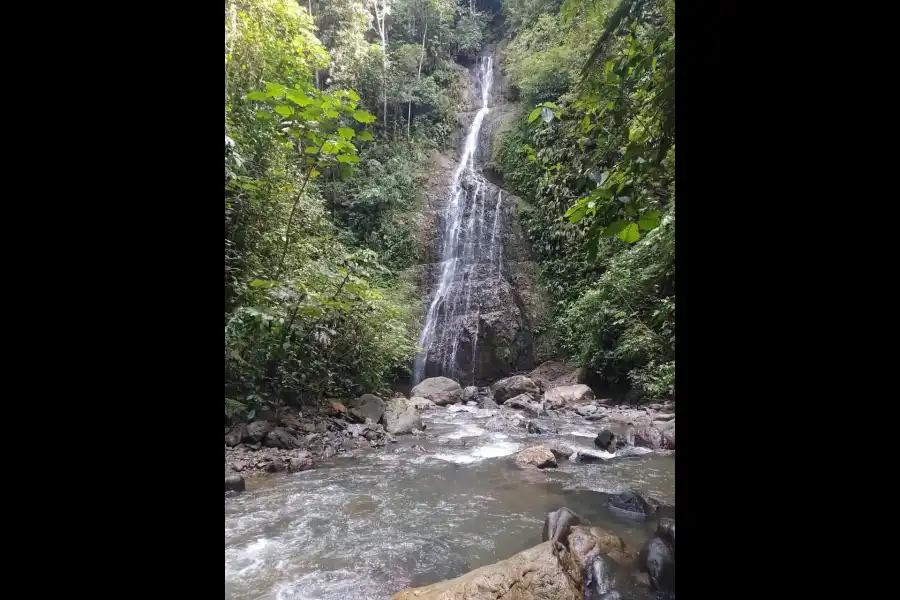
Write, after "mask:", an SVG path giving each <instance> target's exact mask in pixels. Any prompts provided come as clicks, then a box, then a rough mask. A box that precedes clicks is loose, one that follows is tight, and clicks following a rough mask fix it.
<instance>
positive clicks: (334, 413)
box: [328, 402, 347, 417]
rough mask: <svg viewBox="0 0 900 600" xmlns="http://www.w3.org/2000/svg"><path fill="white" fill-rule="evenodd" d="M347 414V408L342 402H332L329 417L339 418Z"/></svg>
mask: <svg viewBox="0 0 900 600" xmlns="http://www.w3.org/2000/svg"><path fill="white" fill-rule="evenodd" d="M346 414H347V407H346V406H344V405H343V404H341V403H340V402H332V403H331V406H330V407H329V408H328V416H329V417H338V416H340V415H346Z"/></svg>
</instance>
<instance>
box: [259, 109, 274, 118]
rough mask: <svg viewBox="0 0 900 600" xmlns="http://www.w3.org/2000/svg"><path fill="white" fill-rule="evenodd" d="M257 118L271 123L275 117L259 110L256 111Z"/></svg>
mask: <svg viewBox="0 0 900 600" xmlns="http://www.w3.org/2000/svg"><path fill="white" fill-rule="evenodd" d="M256 118H257V119H262V120H263V121H271V120H272V119H274V118H275V117H273V116H272V113H270V112H266V111H264V110H258V111H256Z"/></svg>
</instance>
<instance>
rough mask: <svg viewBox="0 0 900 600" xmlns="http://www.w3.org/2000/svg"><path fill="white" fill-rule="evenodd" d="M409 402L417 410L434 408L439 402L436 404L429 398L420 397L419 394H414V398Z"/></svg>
mask: <svg viewBox="0 0 900 600" xmlns="http://www.w3.org/2000/svg"><path fill="white" fill-rule="evenodd" d="M409 404H410V405H411V406H412V407H413V408H415V409H416V410H431V409H432V408H435V407H436V406H437V404H435V403H434V402H432V401H431V400H429V399H428V398H419V397H418V396H413V397H412V398H410V399H409Z"/></svg>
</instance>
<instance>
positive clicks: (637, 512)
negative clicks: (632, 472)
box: [609, 491, 656, 519]
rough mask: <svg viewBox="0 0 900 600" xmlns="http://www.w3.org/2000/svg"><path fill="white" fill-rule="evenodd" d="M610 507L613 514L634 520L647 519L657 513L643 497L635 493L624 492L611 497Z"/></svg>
mask: <svg viewBox="0 0 900 600" xmlns="http://www.w3.org/2000/svg"><path fill="white" fill-rule="evenodd" d="M609 507H610V508H611V509H613V512H616V513H617V514H621V515H623V516H626V517H629V518H632V519H646V518H647V517H649V516H651V515H652V514H653V513H655V512H656V506H653V505H651V504H650V503H649V502H647V500H645V499H644V497H643V496H641V495H640V494H637V493H635V492H630V491H628V492H622V493H620V494H616V495H614V496H610V497H609Z"/></svg>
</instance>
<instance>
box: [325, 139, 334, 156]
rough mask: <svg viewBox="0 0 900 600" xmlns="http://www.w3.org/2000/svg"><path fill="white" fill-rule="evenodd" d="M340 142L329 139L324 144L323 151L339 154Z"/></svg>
mask: <svg viewBox="0 0 900 600" xmlns="http://www.w3.org/2000/svg"><path fill="white" fill-rule="evenodd" d="M337 151H338V143H337V142H336V141H334V140H328V141H327V142H325V143H324V144H322V152H324V153H325V154H337Z"/></svg>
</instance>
